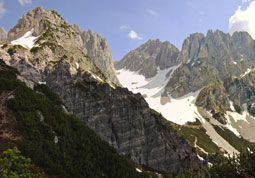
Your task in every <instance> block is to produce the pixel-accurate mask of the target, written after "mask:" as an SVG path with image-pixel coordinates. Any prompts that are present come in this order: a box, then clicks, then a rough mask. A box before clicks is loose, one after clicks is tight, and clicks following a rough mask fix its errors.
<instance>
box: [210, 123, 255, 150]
mask: <svg viewBox="0 0 255 178" xmlns="http://www.w3.org/2000/svg"><path fill="white" fill-rule="evenodd" d="M213 127H214V129H215V130H216V132H217V133H218V134H219V135H220V136H222V137H223V138H224V139H225V140H226V141H227V142H228V143H230V144H231V145H232V146H233V147H234V148H236V149H237V150H238V151H240V152H246V151H247V150H248V148H249V149H251V148H254V146H255V143H252V142H249V141H248V140H245V139H244V138H242V137H238V136H236V135H235V134H234V133H233V132H231V131H230V130H228V129H226V128H223V127H220V126H215V125H214V126H213Z"/></svg>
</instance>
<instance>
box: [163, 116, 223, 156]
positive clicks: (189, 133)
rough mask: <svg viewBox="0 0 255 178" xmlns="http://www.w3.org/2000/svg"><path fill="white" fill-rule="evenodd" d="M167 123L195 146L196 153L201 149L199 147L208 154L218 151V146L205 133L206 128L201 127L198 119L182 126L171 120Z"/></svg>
mask: <svg viewBox="0 0 255 178" xmlns="http://www.w3.org/2000/svg"><path fill="white" fill-rule="evenodd" d="M167 122H169V121H167ZM169 123H170V124H171V125H172V126H173V128H175V129H176V130H177V133H178V135H179V136H183V137H184V138H185V139H186V140H188V142H189V144H190V145H192V146H194V147H196V148H197V151H198V153H199V152H200V151H201V149H200V148H202V149H203V150H204V151H206V152H207V153H209V154H215V153H217V152H219V147H218V146H217V145H216V144H215V143H214V142H213V141H212V139H211V138H210V137H209V136H208V135H207V134H206V130H205V129H204V128H203V127H202V124H201V123H200V121H199V120H197V119H196V121H195V122H188V123H187V124H185V125H182V126H181V125H177V124H175V123H172V122H169ZM198 147H199V148H198Z"/></svg>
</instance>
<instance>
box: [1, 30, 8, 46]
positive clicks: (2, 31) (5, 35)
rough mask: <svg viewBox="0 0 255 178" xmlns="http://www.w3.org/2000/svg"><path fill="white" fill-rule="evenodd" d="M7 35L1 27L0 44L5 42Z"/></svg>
mask: <svg viewBox="0 0 255 178" xmlns="http://www.w3.org/2000/svg"><path fill="white" fill-rule="evenodd" d="M7 35H8V33H7V32H6V31H5V29H4V28H3V27H1V28H0V42H1V41H6V40H7Z"/></svg>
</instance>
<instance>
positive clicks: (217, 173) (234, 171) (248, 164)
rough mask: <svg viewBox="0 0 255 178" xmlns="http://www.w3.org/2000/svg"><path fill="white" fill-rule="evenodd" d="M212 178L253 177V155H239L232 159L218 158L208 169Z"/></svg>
mask: <svg viewBox="0 0 255 178" xmlns="http://www.w3.org/2000/svg"><path fill="white" fill-rule="evenodd" d="M210 173H211V177H212V178H229V177H231V178H252V177H255V153H254V150H252V151H251V152H245V153H240V154H239V155H236V156H234V157H232V158H231V157H229V158H226V157H222V156H218V157H217V160H216V162H215V163H214V164H213V167H212V168H211V169H210Z"/></svg>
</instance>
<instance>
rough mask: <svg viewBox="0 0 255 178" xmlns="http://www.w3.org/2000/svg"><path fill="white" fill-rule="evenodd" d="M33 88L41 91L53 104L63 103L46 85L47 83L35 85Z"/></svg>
mask: <svg viewBox="0 0 255 178" xmlns="http://www.w3.org/2000/svg"><path fill="white" fill-rule="evenodd" d="M35 90H37V91H40V92H42V93H43V94H44V95H45V96H46V97H47V98H49V99H50V100H51V101H52V102H53V103H54V104H55V105H59V104H63V102H62V100H61V99H60V98H59V96H58V95H57V94H56V93H54V92H53V91H52V90H50V89H49V87H47V85H36V86H35Z"/></svg>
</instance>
